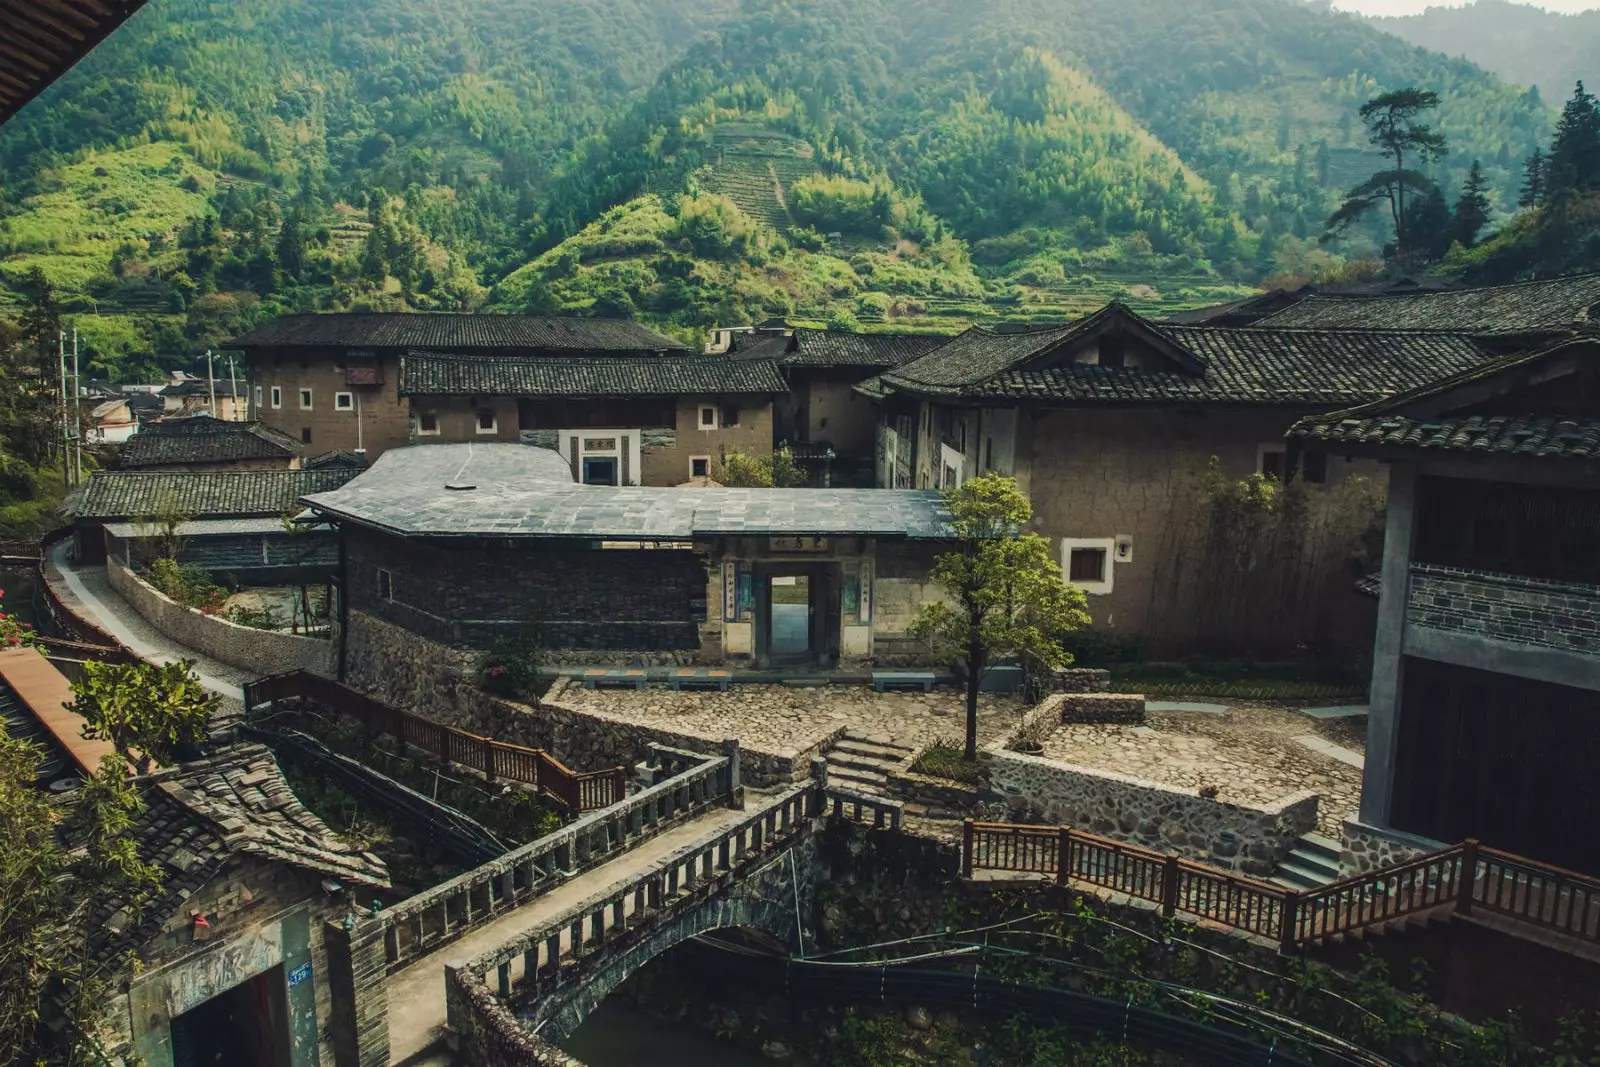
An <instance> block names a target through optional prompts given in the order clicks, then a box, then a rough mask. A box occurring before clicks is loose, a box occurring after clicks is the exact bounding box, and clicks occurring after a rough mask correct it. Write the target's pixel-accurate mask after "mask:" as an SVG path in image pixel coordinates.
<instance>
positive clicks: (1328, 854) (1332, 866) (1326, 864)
mask: <svg viewBox="0 0 1600 1067" xmlns="http://www.w3.org/2000/svg"><path fill="white" fill-rule="evenodd" d="M1339 852H1340V845H1339V842H1337V841H1335V840H1333V838H1331V837H1323V836H1322V835H1321V834H1319V833H1309V834H1302V835H1301V836H1300V840H1298V841H1296V842H1295V845H1294V848H1292V849H1290V851H1289V854H1288V855H1287V856H1285V857H1284V858H1283V862H1282V863H1280V864H1278V866H1277V869H1276V870H1274V871H1273V872H1272V881H1273V882H1275V883H1277V884H1278V885H1281V886H1283V887H1284V888H1285V889H1316V888H1318V887H1320V886H1325V885H1327V884H1328V883H1329V882H1332V881H1335V880H1336V879H1337V878H1338V877H1339Z"/></svg>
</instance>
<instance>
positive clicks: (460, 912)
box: [379, 745, 738, 972]
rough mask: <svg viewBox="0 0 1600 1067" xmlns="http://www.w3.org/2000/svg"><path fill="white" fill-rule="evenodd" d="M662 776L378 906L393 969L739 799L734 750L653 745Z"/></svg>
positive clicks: (386, 950)
mask: <svg viewBox="0 0 1600 1067" xmlns="http://www.w3.org/2000/svg"><path fill="white" fill-rule="evenodd" d="M651 751H652V755H653V756H654V759H655V761H656V764H657V766H659V767H660V768H661V770H660V772H659V773H660V775H661V780H660V781H658V782H657V783H656V784H654V785H652V786H649V787H648V788H646V789H643V790H640V791H639V792H637V793H635V794H634V795H633V796H631V797H627V798H626V799H624V800H621V801H619V802H617V803H615V804H612V805H611V806H609V807H607V808H606V809H605V810H603V811H596V812H593V813H591V814H588V815H585V816H583V817H582V818H581V819H578V820H577V821H576V822H573V823H571V824H570V825H568V826H564V827H562V828H561V829H559V830H557V831H555V832H554V833H551V834H547V835H545V836H544V837H541V838H539V840H537V841H531V842H529V843H528V844H526V845H523V846H522V847H520V848H517V849H514V850H512V851H511V852H508V853H506V854H505V855H504V856H501V857H499V858H498V859H495V860H493V861H491V862H489V863H486V864H484V865H483V866H481V867H478V868H476V869H475V870H471V871H468V872H467V873H465V874H463V875H460V876H459V877H456V878H452V879H451V880H450V881H448V882H441V883H440V884H439V885H436V886H434V887H433V888H431V889H427V890H424V891H423V892H421V893H418V894H417V895H415V896H413V897H410V898H408V899H406V900H404V901H402V902H401V903H400V904H398V905H396V906H395V907H393V908H389V909H387V910H385V911H383V912H380V913H379V918H381V919H382V921H383V923H384V927H385V929H384V955H385V960H386V963H387V967H388V969H389V971H390V972H393V971H396V970H399V969H400V968H402V967H404V966H406V965H407V964H409V963H412V962H413V961H415V960H416V959H418V958H419V957H421V956H425V955H427V954H428V953H431V952H433V951H434V950H436V949H437V948H439V947H440V946H441V945H444V944H446V943H448V942H450V941H453V940H454V939H456V938H457V937H459V936H461V935H462V934H463V933H466V932H467V931H468V930H471V929H473V928H474V927H477V926H479V925H481V924H482V923H485V922H488V921H489V920H490V919H492V918H495V917H497V916H499V915H501V914H503V913H504V912H505V911H507V910H508V909H510V908H514V907H517V906H518V905H520V904H523V903H525V902H526V901H528V900H531V899H533V898H534V897H538V896H542V895H544V894H545V893H548V892H549V891H550V890H551V889H553V888H555V887H556V886H558V885H561V884H562V883H564V882H566V881H568V880H570V879H572V878H574V877H576V876H577V875H578V874H580V873H581V872H583V871H585V870H589V869H590V868H593V867H596V866H598V865H600V864H601V863H605V862H607V861H608V860H610V859H612V858H613V857H615V856H618V855H620V854H621V853H623V852H626V851H627V850H629V849H631V848H633V847H635V846H636V845H638V844H640V843H641V842H643V841H645V840H647V839H648V838H650V837H653V836H655V835H656V834H658V833H660V832H661V831H662V830H665V829H666V828H667V827H669V826H673V825H676V824H678V823H681V822H685V821H687V820H689V819H691V818H694V817H695V816H698V815H699V814H701V813H702V812H704V811H706V810H707V809H709V808H712V807H716V806H719V805H726V804H728V803H731V802H732V801H733V800H734V791H735V790H736V789H737V787H738V772H737V760H738V756H737V752H736V751H735V752H734V753H732V754H729V755H724V756H707V755H704V754H702V753H697V752H685V751H682V750H679V749H671V748H666V747H664V746H659V745H656V746H652V748H651Z"/></svg>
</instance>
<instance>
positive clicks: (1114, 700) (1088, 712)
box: [1061, 693, 1144, 723]
mask: <svg viewBox="0 0 1600 1067" xmlns="http://www.w3.org/2000/svg"><path fill="white" fill-rule="evenodd" d="M1061 721H1062V722H1101V723H1105V722H1114V723H1130V722H1144V697H1143V696H1140V695H1137V694H1132V693H1068V694H1066V700H1065V701H1063V702H1062V705H1061Z"/></svg>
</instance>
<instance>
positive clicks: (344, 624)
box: [333, 523, 350, 682]
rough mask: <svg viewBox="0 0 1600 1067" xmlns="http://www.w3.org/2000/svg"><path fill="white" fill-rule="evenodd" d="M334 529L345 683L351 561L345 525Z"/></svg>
mask: <svg viewBox="0 0 1600 1067" xmlns="http://www.w3.org/2000/svg"><path fill="white" fill-rule="evenodd" d="M333 528H334V529H335V530H337V531H339V670H338V676H339V681H341V682H342V681H345V679H346V677H347V674H348V671H347V667H346V664H347V660H348V650H349V645H350V582H349V581H348V578H349V575H350V561H349V557H348V555H347V554H346V552H345V544H344V540H345V539H344V524H343V523H334V526H333Z"/></svg>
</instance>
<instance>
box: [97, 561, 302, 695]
mask: <svg viewBox="0 0 1600 1067" xmlns="http://www.w3.org/2000/svg"><path fill="white" fill-rule="evenodd" d="M106 575H107V577H108V578H109V579H110V581H111V587H112V588H113V589H115V590H116V591H117V592H118V593H120V594H121V595H122V599H124V600H126V601H127V602H128V604H129V605H130V606H131V607H132V608H133V610H134V611H136V612H138V613H139V615H140V616H141V617H142V618H143V619H144V620H145V621H146V622H148V623H149V624H150V625H152V626H154V627H155V628H156V629H157V630H160V631H161V632H162V633H163V634H165V635H166V636H168V637H170V638H171V639H172V640H174V641H176V642H178V643H179V644H180V645H183V646H185V647H187V648H192V649H194V650H195V651H196V652H201V653H204V654H205V655H207V656H210V657H211V658H212V659H217V660H221V661H222V662H223V663H227V664H229V665H231V666H234V667H238V668H240V669H242V670H247V671H254V672H256V673H257V674H280V673H282V672H284V671H292V670H308V671H313V672H315V673H317V674H322V675H331V674H332V673H333V669H334V662H333V657H334V644H333V642H332V641H329V640H327V639H326V638H319V637H301V636H299V635H297V634H284V633H276V632H273V631H271V630H258V629H256V628H254V627H251V626H240V625H239V624H237V623H232V622H229V621H228V620H227V619H224V618H220V617H218V616H215V615H204V614H202V613H200V612H199V611H196V610H195V609H194V608H191V607H187V606H185V605H183V604H179V603H178V602H177V601H175V600H173V599H171V598H170V597H168V596H166V595H165V594H163V593H161V592H160V591H158V590H157V589H155V588H154V587H152V586H150V585H148V584H147V583H145V582H144V581H143V580H141V579H140V578H139V577H138V576H137V575H135V574H134V573H133V572H132V571H130V570H129V569H128V568H126V567H124V566H123V565H122V564H121V563H118V562H117V561H116V560H108V561H107V562H106Z"/></svg>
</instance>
